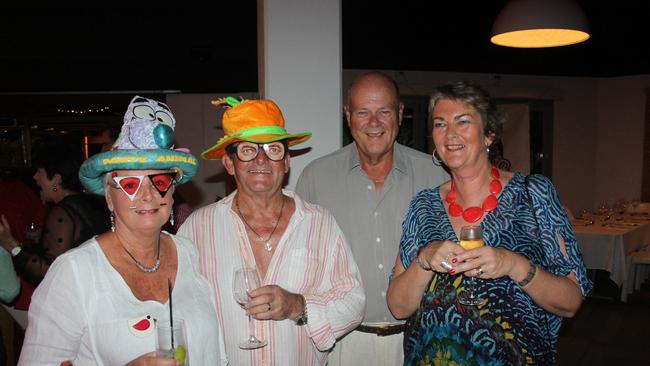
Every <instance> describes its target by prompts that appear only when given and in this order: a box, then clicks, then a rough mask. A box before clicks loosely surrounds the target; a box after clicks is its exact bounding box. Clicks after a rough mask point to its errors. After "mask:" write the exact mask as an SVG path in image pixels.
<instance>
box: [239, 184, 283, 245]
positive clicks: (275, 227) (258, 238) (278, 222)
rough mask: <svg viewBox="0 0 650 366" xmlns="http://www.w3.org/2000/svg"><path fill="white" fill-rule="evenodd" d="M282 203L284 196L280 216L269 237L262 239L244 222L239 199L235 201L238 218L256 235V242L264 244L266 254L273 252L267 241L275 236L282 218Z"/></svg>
mask: <svg viewBox="0 0 650 366" xmlns="http://www.w3.org/2000/svg"><path fill="white" fill-rule="evenodd" d="M284 201H285V200H284V196H283V197H282V206H280V214H279V215H278V219H277V220H276V221H275V226H274V227H273V231H271V234H270V235H269V237H268V238H266V239H264V238H262V235H260V234H258V233H257V231H255V229H253V227H252V226H251V225H250V224H249V223H248V221H246V218H245V217H244V214H243V213H241V209H240V208H239V199H235V206H236V207H237V212H238V213H239V217H241V219H242V221H244V224H246V226H247V227H248V228H249V229H251V231H252V232H253V233H255V235H257V240H258V241H263V242H265V243H264V250H266V251H267V252H270V251H272V250H273V245H271V243H270V242H269V240H271V237H272V236H273V234H275V230H276V229H277V228H278V225H280V218H282V211H283V210H284Z"/></svg>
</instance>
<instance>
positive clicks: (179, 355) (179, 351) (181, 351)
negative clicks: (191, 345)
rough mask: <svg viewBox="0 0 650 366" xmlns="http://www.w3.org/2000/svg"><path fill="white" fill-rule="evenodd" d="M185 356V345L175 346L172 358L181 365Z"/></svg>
mask: <svg viewBox="0 0 650 366" xmlns="http://www.w3.org/2000/svg"><path fill="white" fill-rule="evenodd" d="M186 357H187V352H186V351H185V347H183V346H178V347H176V352H174V358H175V359H176V361H178V362H180V363H181V365H184V364H185V358H186Z"/></svg>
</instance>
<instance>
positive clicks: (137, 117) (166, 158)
mask: <svg viewBox="0 0 650 366" xmlns="http://www.w3.org/2000/svg"><path fill="white" fill-rule="evenodd" d="M175 125H176V120H175V119H174V115H173V114H172V112H171V110H170V109H169V107H167V105H166V104H164V103H161V102H158V101H155V100H152V99H147V98H143V97H139V96H136V97H134V98H133V100H131V103H130V104H129V107H128V109H127V111H126V114H124V124H123V125H122V131H121V132H120V136H119V137H118V138H117V140H116V141H115V144H113V147H112V149H111V150H110V151H106V152H102V153H99V154H96V155H93V156H92V157H90V158H89V159H88V160H86V161H85V162H84V163H83V164H82V165H81V168H80V169H79V180H80V181H81V183H82V184H83V185H84V187H86V189H87V190H88V191H90V192H92V193H95V194H104V184H103V182H102V176H103V175H104V173H107V172H110V171H113V170H167V169H169V170H175V171H176V172H177V173H178V175H177V182H176V184H177V185H178V184H183V183H186V182H188V181H189V180H190V178H192V177H193V176H194V175H195V174H196V170H197V168H198V165H197V160H196V158H195V157H194V156H193V155H192V154H190V152H189V150H187V149H174V127H175Z"/></svg>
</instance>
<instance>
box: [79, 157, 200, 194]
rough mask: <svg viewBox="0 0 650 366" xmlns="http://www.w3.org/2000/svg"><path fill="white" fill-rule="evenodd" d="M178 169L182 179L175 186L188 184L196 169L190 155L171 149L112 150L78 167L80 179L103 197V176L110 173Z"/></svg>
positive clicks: (89, 159)
mask: <svg viewBox="0 0 650 366" xmlns="http://www.w3.org/2000/svg"><path fill="white" fill-rule="evenodd" d="M173 168H177V169H180V170H181V171H182V173H183V174H182V177H181V179H179V180H178V181H177V182H176V185H179V184H184V183H187V182H188V181H189V180H190V179H191V178H192V177H193V176H194V175H196V171H197V169H198V164H197V160H196V158H195V157H194V156H193V155H192V154H188V153H185V152H182V151H177V150H170V149H150V150H135V149H133V150H111V151H106V152H103V153H99V154H97V155H93V156H91V157H90V158H88V160H86V161H85V162H84V163H83V164H81V168H79V180H80V181H81V183H82V184H83V185H84V187H86V189H87V190H88V191H90V192H92V193H94V194H99V195H102V194H104V184H103V182H102V176H103V175H104V174H105V173H107V172H110V171H113V170H166V169H173Z"/></svg>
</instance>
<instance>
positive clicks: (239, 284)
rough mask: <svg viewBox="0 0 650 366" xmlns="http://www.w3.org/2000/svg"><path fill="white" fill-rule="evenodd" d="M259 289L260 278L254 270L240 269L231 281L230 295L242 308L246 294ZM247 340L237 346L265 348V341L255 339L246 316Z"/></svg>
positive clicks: (253, 329) (246, 299) (250, 321)
mask: <svg viewBox="0 0 650 366" xmlns="http://www.w3.org/2000/svg"><path fill="white" fill-rule="evenodd" d="M258 287H260V276H259V275H258V274H257V269H256V268H246V267H245V268H240V269H237V270H235V275H234V277H233V279H232V293H233V295H234V296H235V301H237V303H238V304H239V305H240V306H242V307H243V306H244V304H246V303H247V302H248V300H249V296H248V292H249V291H252V290H255V289H256V288H258ZM248 334H249V335H248V339H246V340H245V341H243V342H241V343H240V344H239V348H241V349H255V348H260V347H264V346H266V341H265V340H263V339H262V340H259V339H257V337H255V328H254V326H253V318H252V317H251V316H250V314H249V315H248Z"/></svg>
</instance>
